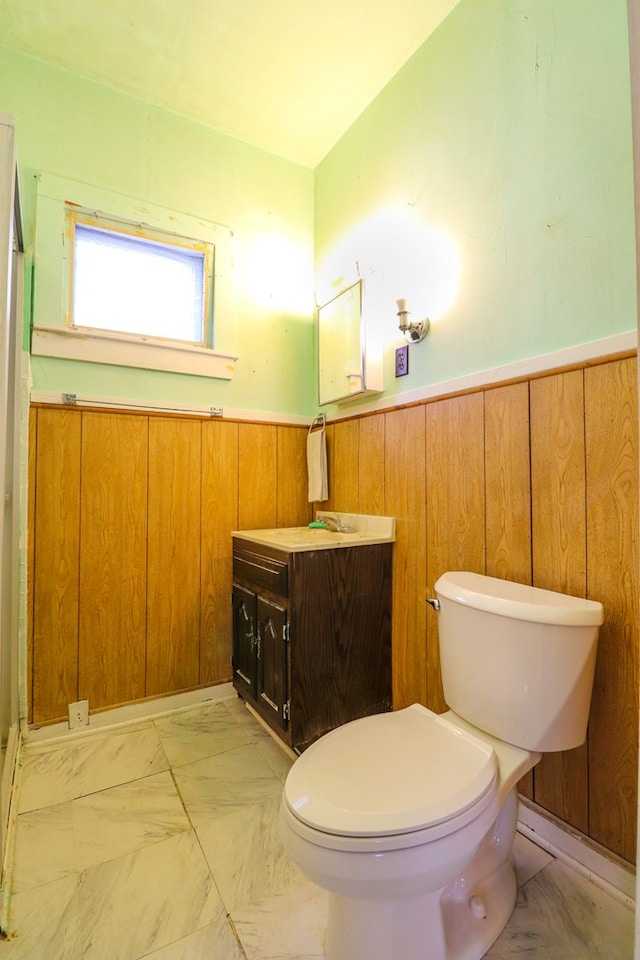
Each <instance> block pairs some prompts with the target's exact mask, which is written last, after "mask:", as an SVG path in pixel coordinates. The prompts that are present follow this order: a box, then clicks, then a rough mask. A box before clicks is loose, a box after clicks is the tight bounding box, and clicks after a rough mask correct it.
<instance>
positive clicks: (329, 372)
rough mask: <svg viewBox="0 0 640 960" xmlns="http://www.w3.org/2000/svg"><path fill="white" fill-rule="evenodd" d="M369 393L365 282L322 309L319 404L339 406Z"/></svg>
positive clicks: (319, 334) (319, 339)
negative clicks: (363, 297)
mask: <svg viewBox="0 0 640 960" xmlns="http://www.w3.org/2000/svg"><path fill="white" fill-rule="evenodd" d="M364 390H365V349H364V321H363V316H362V280H357V281H356V283H353V284H352V285H351V286H350V287H346V288H345V289H344V290H342V291H341V292H340V293H339V294H337V296H335V297H333V299H332V300H329V301H328V302H327V303H325V304H323V305H322V306H321V307H318V402H319V403H320V404H326V403H337V402H339V401H340V400H345V399H348V398H349V397H353V396H357V395H358V394H360V393H363V392H364Z"/></svg>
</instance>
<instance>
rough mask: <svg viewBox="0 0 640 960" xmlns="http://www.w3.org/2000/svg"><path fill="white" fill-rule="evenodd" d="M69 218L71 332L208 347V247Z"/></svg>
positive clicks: (210, 258)
mask: <svg viewBox="0 0 640 960" xmlns="http://www.w3.org/2000/svg"><path fill="white" fill-rule="evenodd" d="M68 219H69V220H70V223H71V227H72V229H73V280H72V283H73V296H72V307H71V313H70V317H69V319H70V321H71V324H72V325H73V326H75V327H89V328H91V329H97V330H112V331H118V332H120V333H129V334H138V335H139V336H143V337H160V338H168V339H171V340H179V341H186V342H187V343H194V344H200V345H203V346H204V345H206V346H211V343H212V339H213V338H212V332H213V331H212V329H211V324H210V323H209V317H210V315H211V311H210V309H209V301H210V298H211V293H212V284H211V276H212V266H213V247H212V245H211V244H203V243H199V242H197V241H189V240H187V239H186V238H181V237H176V238H173V237H172V238H171V240H170V241H169V240H168V239H165V238H162V239H160V238H159V237H158V234H157V233H156V234H155V235H154V234H150V233H148V232H147V231H145V233H144V234H142V235H132V234H131V233H126V232H124V230H125V229H126V226H125V225H124V224H123V225H121V226H120V225H119V226H118V229H114V228H113V227H112V226H106V225H102V224H98V223H91V222H83V221H82V220H80V219H79V218H78V216H77V214H76V213H75V212H72V213H70V214H69V215H68Z"/></svg>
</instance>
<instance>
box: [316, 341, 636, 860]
mask: <svg viewBox="0 0 640 960" xmlns="http://www.w3.org/2000/svg"><path fill="white" fill-rule="evenodd" d="M327 434H328V449H329V477H330V481H329V489H330V493H331V499H330V501H328V502H327V503H326V504H323V507H324V508H326V509H335V510H345V511H353V512H373V513H376V512H377V513H380V514H390V515H393V516H395V517H396V520H397V540H396V545H395V553H394V579H393V702H394V707H395V708H396V709H397V708H399V707H402V706H405V705H407V704H410V703H412V702H415V701H419V702H420V703H424V704H425V705H426V706H428V707H430V708H431V709H433V710H435V711H436V712H442V711H443V710H444V709H445V702H444V698H443V693H442V686H441V682H440V669H439V652H438V637H437V614H435V613H434V612H433V611H432V610H431V608H430V607H428V605H427V604H425V599H426V597H428V596H429V597H430V596H433V595H434V594H433V590H434V583H435V581H436V580H437V578H438V577H439V576H440V574H441V573H443V572H445V571H446V570H461V569H465V570H472V571H475V572H478V573H486V574H489V575H491V576H499V577H504V578H507V579H511V580H517V581H520V582H523V583H533V584H535V585H537V586H541V587H546V588H548V589H552V590H559V591H562V592H566V593H575V594H577V595H579V596H586V597H590V598H592V599H596V600H600V601H601V602H602V603H603V605H604V608H605V617H606V619H605V623H604V625H603V627H602V628H601V631H600V641H599V647H598V658H597V666H596V677H595V686H594V693H593V702H592V709H591V717H590V723H589V733H588V740H587V743H586V744H585V745H584V746H583V747H580V748H578V749H576V750H571V751H568V752H566V753H562V754H549V755H547V756H545V757H544V758H543V760H542V762H541V763H540V764H539V765H538V766H537V767H536V768H535V770H534V771H533V773H532V774H530V775H529V777H528V778H527V779H526V781H525V782H523V784H522V785H521V789H522V792H523V793H525V794H527V795H528V796H529V797H531V798H532V799H533V800H534V801H535V802H536V803H538V804H540V805H541V806H542V807H544V808H545V809H546V810H548V811H549V812H551V813H552V814H554V815H555V816H557V817H559V818H560V819H561V820H563V821H565V822H566V823H568V824H570V825H571V826H572V827H574V828H576V829H577V830H579V831H580V832H581V833H583V834H584V835H586V836H588V837H590V838H591V839H592V840H594V841H595V842H596V843H599V844H601V845H602V846H604V847H605V848H607V849H608V850H609V851H611V852H612V853H614V854H616V855H617V856H620V857H621V858H623V859H624V860H626V861H629V862H632V861H634V859H635V846H636V806H637V799H636V784H637V757H638V542H637V541H638V404H637V379H636V359H635V357H626V358H622V359H615V360H611V361H609V362H603V363H601V364H597V365H593V366H587V367H585V368H584V369H573V370H570V371H566V372H559V373H554V374H550V375H548V376H544V377H538V378H536V379H531V380H530V381H526V382H519V383H509V384H506V385H504V386H497V387H492V388H490V389H489V388H487V389H484V390H478V391H476V392H472V393H466V394H464V395H460V396H453V397H447V398H443V399H436V400H432V401H429V402H425V403H424V404H416V405H412V406H408V407H406V408H404V409H393V410H389V411H388V412H384V413H376V414H373V415H368V416H367V415H365V416H362V417H360V418H357V417H352V418H350V419H345V420H341V421H338V422H335V423H333V424H330V425H329V426H328V427H327Z"/></svg>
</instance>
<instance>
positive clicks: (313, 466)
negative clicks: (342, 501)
mask: <svg viewBox="0 0 640 960" xmlns="http://www.w3.org/2000/svg"><path fill="white" fill-rule="evenodd" d="M307 473H308V474H309V503H317V502H318V501H320V500H328V499H329V483H328V480H327V438H326V435H325V432H324V430H315V431H314V432H313V433H309V434H307Z"/></svg>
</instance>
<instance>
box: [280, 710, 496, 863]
mask: <svg viewBox="0 0 640 960" xmlns="http://www.w3.org/2000/svg"><path fill="white" fill-rule="evenodd" d="M497 783H498V763H497V758H496V754H495V751H494V750H493V748H492V747H491V745H490V744H488V743H484V742H483V741H482V740H480V739H479V738H477V737H475V736H473V735H472V734H471V733H469V732H468V731H465V730H461V729H460V728H458V727H455V726H453V724H451V723H449V722H448V721H447V720H446V719H444V718H442V717H440V716H438V715H437V714H435V713H432V712H431V711H430V710H427V709H426V708H425V707H423V706H421V705H420V704H413V705H412V706H411V707H407V708H405V709H404V710H398V711H396V712H394V713H385V714H377V715H375V716H371V717H366V718H363V719H362V720H355V721H352V722H351V723H347V724H345V725H344V726H342V727H339V728H338V729H336V730H334V731H332V732H331V733H329V734H327V735H325V736H324V737H322V739H321V740H319V741H317V742H316V743H315V744H313V745H312V746H311V747H309V749H308V750H307V751H305V753H304V754H303V755H302V756H301V757H299V758H298V760H297V761H296V762H295V763H294V765H293V767H292V768H291V770H290V772H289V775H288V777H287V781H286V784H285V790H284V801H285V804H286V807H287V809H288V811H289V813H290V814H291V815H292V816H291V817H290V818H289V820H290V822H291V825H292V826H293V829H294V830H296V831H297V832H298V833H300V835H304V836H306V838H307V839H310V840H312V841H313V842H315V843H317V844H319V845H322V846H325V845H326V846H331V847H335V846H340V847H341V848H344V849H347V848H351V849H353V848H356V847H359V846H360V845H361V844H362V842H363V841H366V842H367V843H368V845H371V841H372V840H375V841H376V843H374V845H377V844H378V843H379V844H381V845H382V846H384V847H386V846H388V844H387V843H385V842H384V838H385V837H386V838H388V839H389V840H392V839H393V844H394V845H395V846H398V845H400V846H405V845H406V846H410V845H411V846H412V845H414V844H416V843H421V842H425V843H426V842H429V840H431V839H436V838H438V837H442V836H446V835H448V834H450V833H453V832H454V831H456V830H458V829H460V827H461V826H463V825H464V824H466V823H468V822H470V821H471V820H473V819H475V818H476V817H477V816H479V815H480V813H481V812H482V811H483V810H485V809H486V807H487V806H488V805H489V804H490V803H491V802H492V801H493V800H495V799H496V798H497V792H498V787H497ZM323 835H324V838H323ZM405 835H406V836H405ZM330 838H332V839H330ZM338 838H343V839H342V840H340V841H339V842H338ZM398 839H401V842H400V843H399V844H398Z"/></svg>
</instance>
